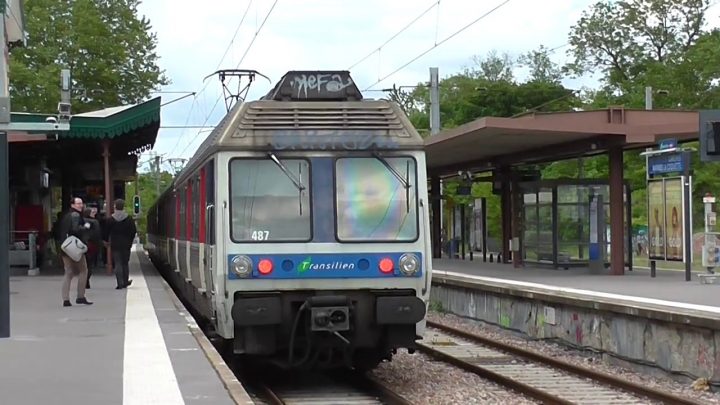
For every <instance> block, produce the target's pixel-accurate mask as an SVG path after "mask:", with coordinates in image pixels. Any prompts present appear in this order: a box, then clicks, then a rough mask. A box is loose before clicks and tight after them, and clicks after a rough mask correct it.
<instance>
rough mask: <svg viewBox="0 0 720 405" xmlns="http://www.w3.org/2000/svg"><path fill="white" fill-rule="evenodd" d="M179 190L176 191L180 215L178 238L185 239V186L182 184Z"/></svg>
mask: <svg viewBox="0 0 720 405" xmlns="http://www.w3.org/2000/svg"><path fill="white" fill-rule="evenodd" d="M180 190H181V192H180V193H178V197H177V198H178V199H179V200H180V217H179V221H178V223H179V224H180V235H179V239H181V240H184V239H185V225H186V222H185V207H186V206H187V198H185V195H186V193H187V191H186V190H187V186H183V187H182V188H181V189H180Z"/></svg>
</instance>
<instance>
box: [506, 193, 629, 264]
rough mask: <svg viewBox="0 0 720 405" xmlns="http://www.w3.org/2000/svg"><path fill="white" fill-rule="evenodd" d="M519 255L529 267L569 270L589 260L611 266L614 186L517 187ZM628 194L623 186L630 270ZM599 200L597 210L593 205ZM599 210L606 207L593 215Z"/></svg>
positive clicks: (627, 261) (626, 248)
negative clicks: (519, 212)
mask: <svg viewBox="0 0 720 405" xmlns="http://www.w3.org/2000/svg"><path fill="white" fill-rule="evenodd" d="M519 191H520V194H521V196H520V198H521V201H522V204H521V209H522V216H521V224H520V229H522V232H521V233H520V254H521V255H522V256H521V257H522V260H523V262H525V263H526V264H542V265H551V266H553V267H555V268H565V269H568V268H570V267H571V266H582V267H585V266H588V264H589V262H590V259H591V258H593V259H597V260H604V263H605V267H609V265H610V238H611V237H612V236H613V235H611V234H610V198H609V197H610V186H609V184H608V182H607V181H604V180H543V181H535V182H526V183H519ZM629 196H630V189H629V185H628V184H627V183H624V192H623V203H624V206H625V210H624V213H625V215H624V218H623V224H624V229H625V235H622V236H623V237H626V238H627V243H626V244H625V254H624V256H625V264H626V266H628V268H630V269H632V257H631V246H632V243H631V242H632V239H631V238H632V233H631V224H630V222H631V221H630V219H631V218H632V216H631V211H630V207H631V205H630V198H629ZM593 201H595V202H596V205H594V204H592V202H593ZM595 207H598V208H599V207H602V208H601V209H597V210H595Z"/></svg>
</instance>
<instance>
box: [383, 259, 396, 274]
mask: <svg viewBox="0 0 720 405" xmlns="http://www.w3.org/2000/svg"><path fill="white" fill-rule="evenodd" d="M394 267H395V263H393V261H392V259H389V258H387V257H386V258H384V259H382V260H380V271H382V272H383V273H385V274H387V273H392V271H393V268H394Z"/></svg>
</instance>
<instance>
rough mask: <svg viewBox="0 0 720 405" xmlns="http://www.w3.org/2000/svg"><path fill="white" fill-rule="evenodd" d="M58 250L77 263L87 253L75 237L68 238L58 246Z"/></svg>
mask: <svg viewBox="0 0 720 405" xmlns="http://www.w3.org/2000/svg"><path fill="white" fill-rule="evenodd" d="M60 248H61V249H62V251H63V252H65V254H66V255H68V256H69V257H70V258H71V259H72V260H73V261H76V262H79V261H80V259H82V256H83V255H84V254H85V253H86V252H87V250H88V248H87V245H85V244H84V243H83V242H82V241H81V240H80V239H78V238H77V237H75V236H72V235H70V236H68V237H67V239H65V241H64V242H63V243H62V245H60Z"/></svg>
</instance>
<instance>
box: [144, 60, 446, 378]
mask: <svg viewBox="0 0 720 405" xmlns="http://www.w3.org/2000/svg"><path fill="white" fill-rule="evenodd" d="M427 196H428V194H427V180H426V168H425V155H424V152H423V141H422V138H421V137H420V135H419V134H418V133H417V131H416V130H415V128H414V127H413V126H412V124H411V123H410V121H409V120H408V118H407V117H406V116H405V115H404V113H403V112H402V110H401V109H400V108H399V107H398V105H397V104H396V103H393V102H390V101H387V100H368V99H363V96H362V94H361V92H360V91H359V90H358V88H357V86H356V85H355V83H354V81H353V80H352V77H351V76H350V74H349V72H347V71H312V72H311V71H290V72H288V73H286V74H285V75H284V76H283V77H282V79H281V80H280V81H279V82H278V83H277V84H276V85H275V86H274V87H273V88H272V89H271V90H270V91H269V92H268V94H266V95H265V96H263V97H261V98H260V99H259V100H256V101H250V102H243V103H237V104H236V105H235V106H233V108H232V109H230V111H229V112H228V113H227V115H226V116H225V117H224V118H223V119H222V121H221V122H220V123H219V125H218V126H217V127H216V128H215V129H214V130H213V132H212V133H211V134H210V135H209V136H208V137H207V139H206V140H205V141H204V143H203V144H202V145H201V146H200V148H199V149H198V150H197V152H196V153H195V155H194V156H193V157H192V158H191V159H190V161H189V162H188V164H187V165H186V167H185V168H184V169H183V170H182V171H181V172H180V173H179V174H178V175H177V176H176V178H175V180H174V181H173V183H172V185H171V186H170V187H169V189H168V190H166V191H165V192H164V193H163V194H162V195H161V196H160V197H159V199H158V201H157V202H156V203H155V204H154V205H153V206H152V207H151V208H150V209H149V210H148V217H147V219H148V238H147V239H148V240H147V249H148V252H149V255H150V257H151V259H152V261H153V262H154V263H155V265H156V267H157V268H158V269H160V271H161V272H162V273H163V275H164V277H165V278H166V279H167V280H168V281H169V282H170V283H171V284H172V285H173V288H174V289H175V291H176V292H178V293H179V295H180V296H181V297H182V298H183V300H184V301H185V302H186V303H188V304H189V306H190V307H191V309H192V311H193V312H194V314H195V315H196V317H199V318H200V320H201V324H202V325H203V327H204V329H206V332H207V333H211V334H212V335H213V336H216V337H217V338H218V339H219V340H220V341H221V342H224V343H225V344H226V346H227V348H228V350H229V348H232V352H233V353H234V354H235V355H244V356H251V357H253V358H260V359H263V360H267V361H272V362H274V363H276V364H280V365H283V366H286V367H289V368H298V367H303V368H325V367H342V368H344V367H348V368H355V369H365V370H367V369H371V368H373V367H375V366H376V365H377V364H378V363H380V362H381V361H384V360H391V358H392V355H393V353H396V351H397V349H399V348H406V349H408V350H409V351H411V352H412V351H414V349H415V348H416V341H417V340H418V339H422V336H423V334H424V330H425V315H426V311H427V303H428V299H429V294H430V281H431V273H432V271H431V250H430V233H429V232H430V225H429V218H428V205H429V202H428V199H427Z"/></svg>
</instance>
